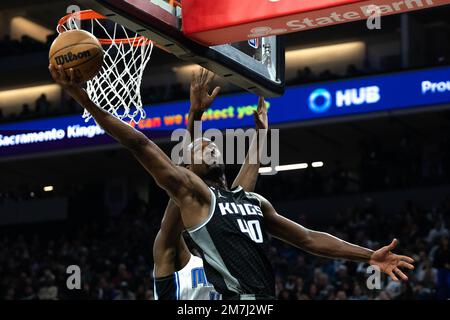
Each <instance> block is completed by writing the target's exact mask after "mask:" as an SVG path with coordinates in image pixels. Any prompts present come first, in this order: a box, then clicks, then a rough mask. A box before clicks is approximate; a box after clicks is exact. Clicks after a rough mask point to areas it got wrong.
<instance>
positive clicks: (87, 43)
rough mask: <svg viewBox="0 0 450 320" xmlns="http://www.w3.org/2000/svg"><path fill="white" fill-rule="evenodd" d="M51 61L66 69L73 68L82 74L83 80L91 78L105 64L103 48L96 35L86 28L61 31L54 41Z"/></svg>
mask: <svg viewBox="0 0 450 320" xmlns="http://www.w3.org/2000/svg"><path fill="white" fill-rule="evenodd" d="M49 60H50V63H51V64H52V65H53V66H54V67H58V66H63V68H64V70H68V69H70V68H73V69H74V70H78V71H79V72H80V74H81V79H82V81H83V82H85V81H88V80H91V79H92V78H93V77H95V75H96V74H97V73H98V72H99V71H100V69H101V68H102V64H103V48H102V45H101V44H100V42H99V41H98V39H97V38H96V37H94V36H93V35H92V34H90V33H89V32H87V31H84V30H70V31H66V32H63V33H61V34H60V35H59V36H58V37H57V38H56V39H55V41H53V43H52V45H51V47H50V52H49Z"/></svg>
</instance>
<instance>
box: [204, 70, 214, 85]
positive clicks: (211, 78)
mask: <svg viewBox="0 0 450 320" xmlns="http://www.w3.org/2000/svg"><path fill="white" fill-rule="evenodd" d="M215 77H216V74H215V73H214V72H211V71H208V80H207V81H206V82H207V84H210V83H211V82H212V81H213V80H214V78H215Z"/></svg>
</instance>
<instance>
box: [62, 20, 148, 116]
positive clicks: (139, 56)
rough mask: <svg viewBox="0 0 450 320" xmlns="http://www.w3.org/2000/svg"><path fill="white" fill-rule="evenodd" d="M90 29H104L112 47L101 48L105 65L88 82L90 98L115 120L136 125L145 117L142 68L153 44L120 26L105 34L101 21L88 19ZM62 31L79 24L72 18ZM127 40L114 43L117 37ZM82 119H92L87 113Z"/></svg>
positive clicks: (76, 26) (78, 27)
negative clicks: (142, 95) (141, 89)
mask: <svg viewBox="0 0 450 320" xmlns="http://www.w3.org/2000/svg"><path fill="white" fill-rule="evenodd" d="M90 20H91V23H90V26H91V28H90V30H86V29H84V30H86V31H89V32H91V33H92V34H93V35H95V34H94V27H96V28H98V27H100V28H101V29H103V32H104V34H105V35H106V36H107V37H108V38H109V39H110V40H111V41H110V42H111V44H108V45H103V50H104V62H103V67H102V69H101V70H100V72H99V73H98V74H97V75H96V76H95V78H93V79H92V80H90V81H88V82H87V87H86V90H87V93H88V95H89V98H90V99H91V100H92V101H93V102H94V103H95V104H96V105H98V106H99V107H101V108H103V109H104V110H106V111H108V112H110V113H111V114H112V115H114V116H115V117H117V118H119V119H121V120H126V121H133V122H135V123H137V122H139V120H141V119H144V118H145V117H146V114H145V110H144V109H143V105H142V99H141V91H140V88H141V82H142V76H143V73H144V69H145V67H146V65H147V63H148V61H149V60H150V57H151V55H152V51H153V43H152V42H151V41H149V40H148V39H146V38H144V37H142V36H139V35H138V34H134V35H133V36H132V37H130V36H129V31H128V30H126V29H125V28H124V27H123V26H121V25H119V24H117V23H114V27H113V30H112V31H110V32H109V31H108V30H107V29H106V28H105V26H104V25H103V24H102V20H98V19H90ZM63 29H64V31H67V30H75V29H81V28H80V23H79V21H77V20H75V18H74V17H71V18H69V19H68V20H67V23H65V24H64V25H63ZM119 33H120V35H121V39H126V41H116V40H117V39H116V35H117V34H119ZM83 118H84V119H85V121H86V122H88V121H89V120H90V119H91V118H92V116H91V115H90V113H89V112H87V111H86V110H85V111H84V114H83Z"/></svg>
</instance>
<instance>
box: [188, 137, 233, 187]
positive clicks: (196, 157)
mask: <svg viewBox="0 0 450 320" xmlns="http://www.w3.org/2000/svg"><path fill="white" fill-rule="evenodd" d="M187 151H188V152H189V153H190V156H191V158H190V160H191V161H190V162H189V163H190V164H188V165H186V168H187V169H189V170H191V171H192V172H194V173H195V174H196V175H198V176H199V177H200V178H202V179H204V180H212V181H217V180H220V179H222V178H223V175H224V173H225V165H224V164H223V161H222V153H221V152H220V150H219V148H218V147H217V145H216V144H215V143H214V142H213V141H211V140H210V139H208V138H199V139H197V140H195V141H194V142H192V143H191V144H190V145H189V146H188V148H187Z"/></svg>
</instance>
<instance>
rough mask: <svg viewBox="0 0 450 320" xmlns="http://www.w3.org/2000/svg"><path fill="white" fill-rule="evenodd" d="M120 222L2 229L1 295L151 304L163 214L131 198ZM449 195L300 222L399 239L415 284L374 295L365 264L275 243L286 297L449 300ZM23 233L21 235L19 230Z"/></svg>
mask: <svg viewBox="0 0 450 320" xmlns="http://www.w3.org/2000/svg"><path fill="white" fill-rule="evenodd" d="M130 203H132V205H129V206H127V208H125V210H124V211H123V213H122V214H120V215H119V216H115V217H112V216H109V215H99V214H98V213H95V214H93V216H94V217H95V218H91V219H90V220H83V221H77V222H76V223H74V222H71V221H67V222H60V223H47V224H46V223H43V224H40V225H37V226H30V227H26V226H24V227H14V228H6V227H2V228H3V229H2V232H1V234H2V235H1V236H0V299H8V300H9V299H27V300H31V299H41V300H46V299H99V300H134V299H138V300H148V299H153V282H152V281H153V279H152V268H153V262H152V244H153V241H154V238H155V235H156V232H157V231H158V229H159V225H160V220H161V216H162V212H163V210H162V209H161V208H155V207H154V206H151V205H148V204H146V203H145V202H143V201H137V200H134V201H131V202H130ZM449 213H450V197H449V198H447V199H444V200H442V201H440V202H439V203H437V204H436V205H435V206H433V207H431V208H420V207H419V206H417V205H415V204H414V202H408V203H406V204H405V205H404V209H403V210H401V211H399V212H380V211H379V209H378V208H377V206H376V204H372V205H370V206H366V207H352V208H343V210H340V211H338V214H337V215H333V216H330V217H329V219H328V220H327V222H326V223H323V222H310V218H309V217H310V216H308V215H307V214H302V215H300V216H298V217H297V218H294V219H295V220H297V221H298V222H300V223H301V224H303V225H305V226H307V227H310V228H314V229H317V230H321V231H327V232H329V233H331V234H334V235H336V236H338V237H340V238H342V239H344V240H348V241H351V242H354V243H357V244H360V245H363V246H366V247H369V248H373V249H375V248H379V247H381V246H384V245H387V244H388V243H389V242H390V241H391V240H392V239H393V238H394V237H396V238H397V239H399V248H398V250H397V251H398V252H400V253H402V254H407V255H411V256H413V257H414V259H415V260H416V263H415V267H416V269H415V271H412V272H408V276H409V281H408V282H403V283H397V282H392V281H390V280H389V279H388V278H387V277H385V276H383V277H382V281H381V288H379V289H373V290H369V289H368V288H367V285H366V281H367V277H368V276H369V275H368V274H367V272H366V270H367V265H366V264H362V263H360V264H358V263H354V262H345V261H338V260H337V261H336V260H327V259H324V258H318V257H314V256H312V255H310V254H307V253H304V252H302V251H300V250H297V249H294V248H292V247H290V246H287V245H285V244H283V243H281V242H279V241H277V240H272V241H271V244H270V246H269V248H268V249H267V250H268V254H269V257H270V260H271V261H272V264H273V267H274V270H275V274H276V294H277V298H278V299H281V300H286V299H288V300H289V299H294V300H297V299H298V300H325V299H330V300H368V299H378V300H388V299H437V298H439V299H448V298H450V249H449V245H448V235H449V231H448V226H449V222H450V221H449ZM18 230H20V231H18ZM70 265H77V266H79V267H80V270H81V275H82V281H81V289H80V290H68V289H67V285H66V281H67V278H68V276H69V275H68V274H67V273H66V270H67V267H68V266H70Z"/></svg>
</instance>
